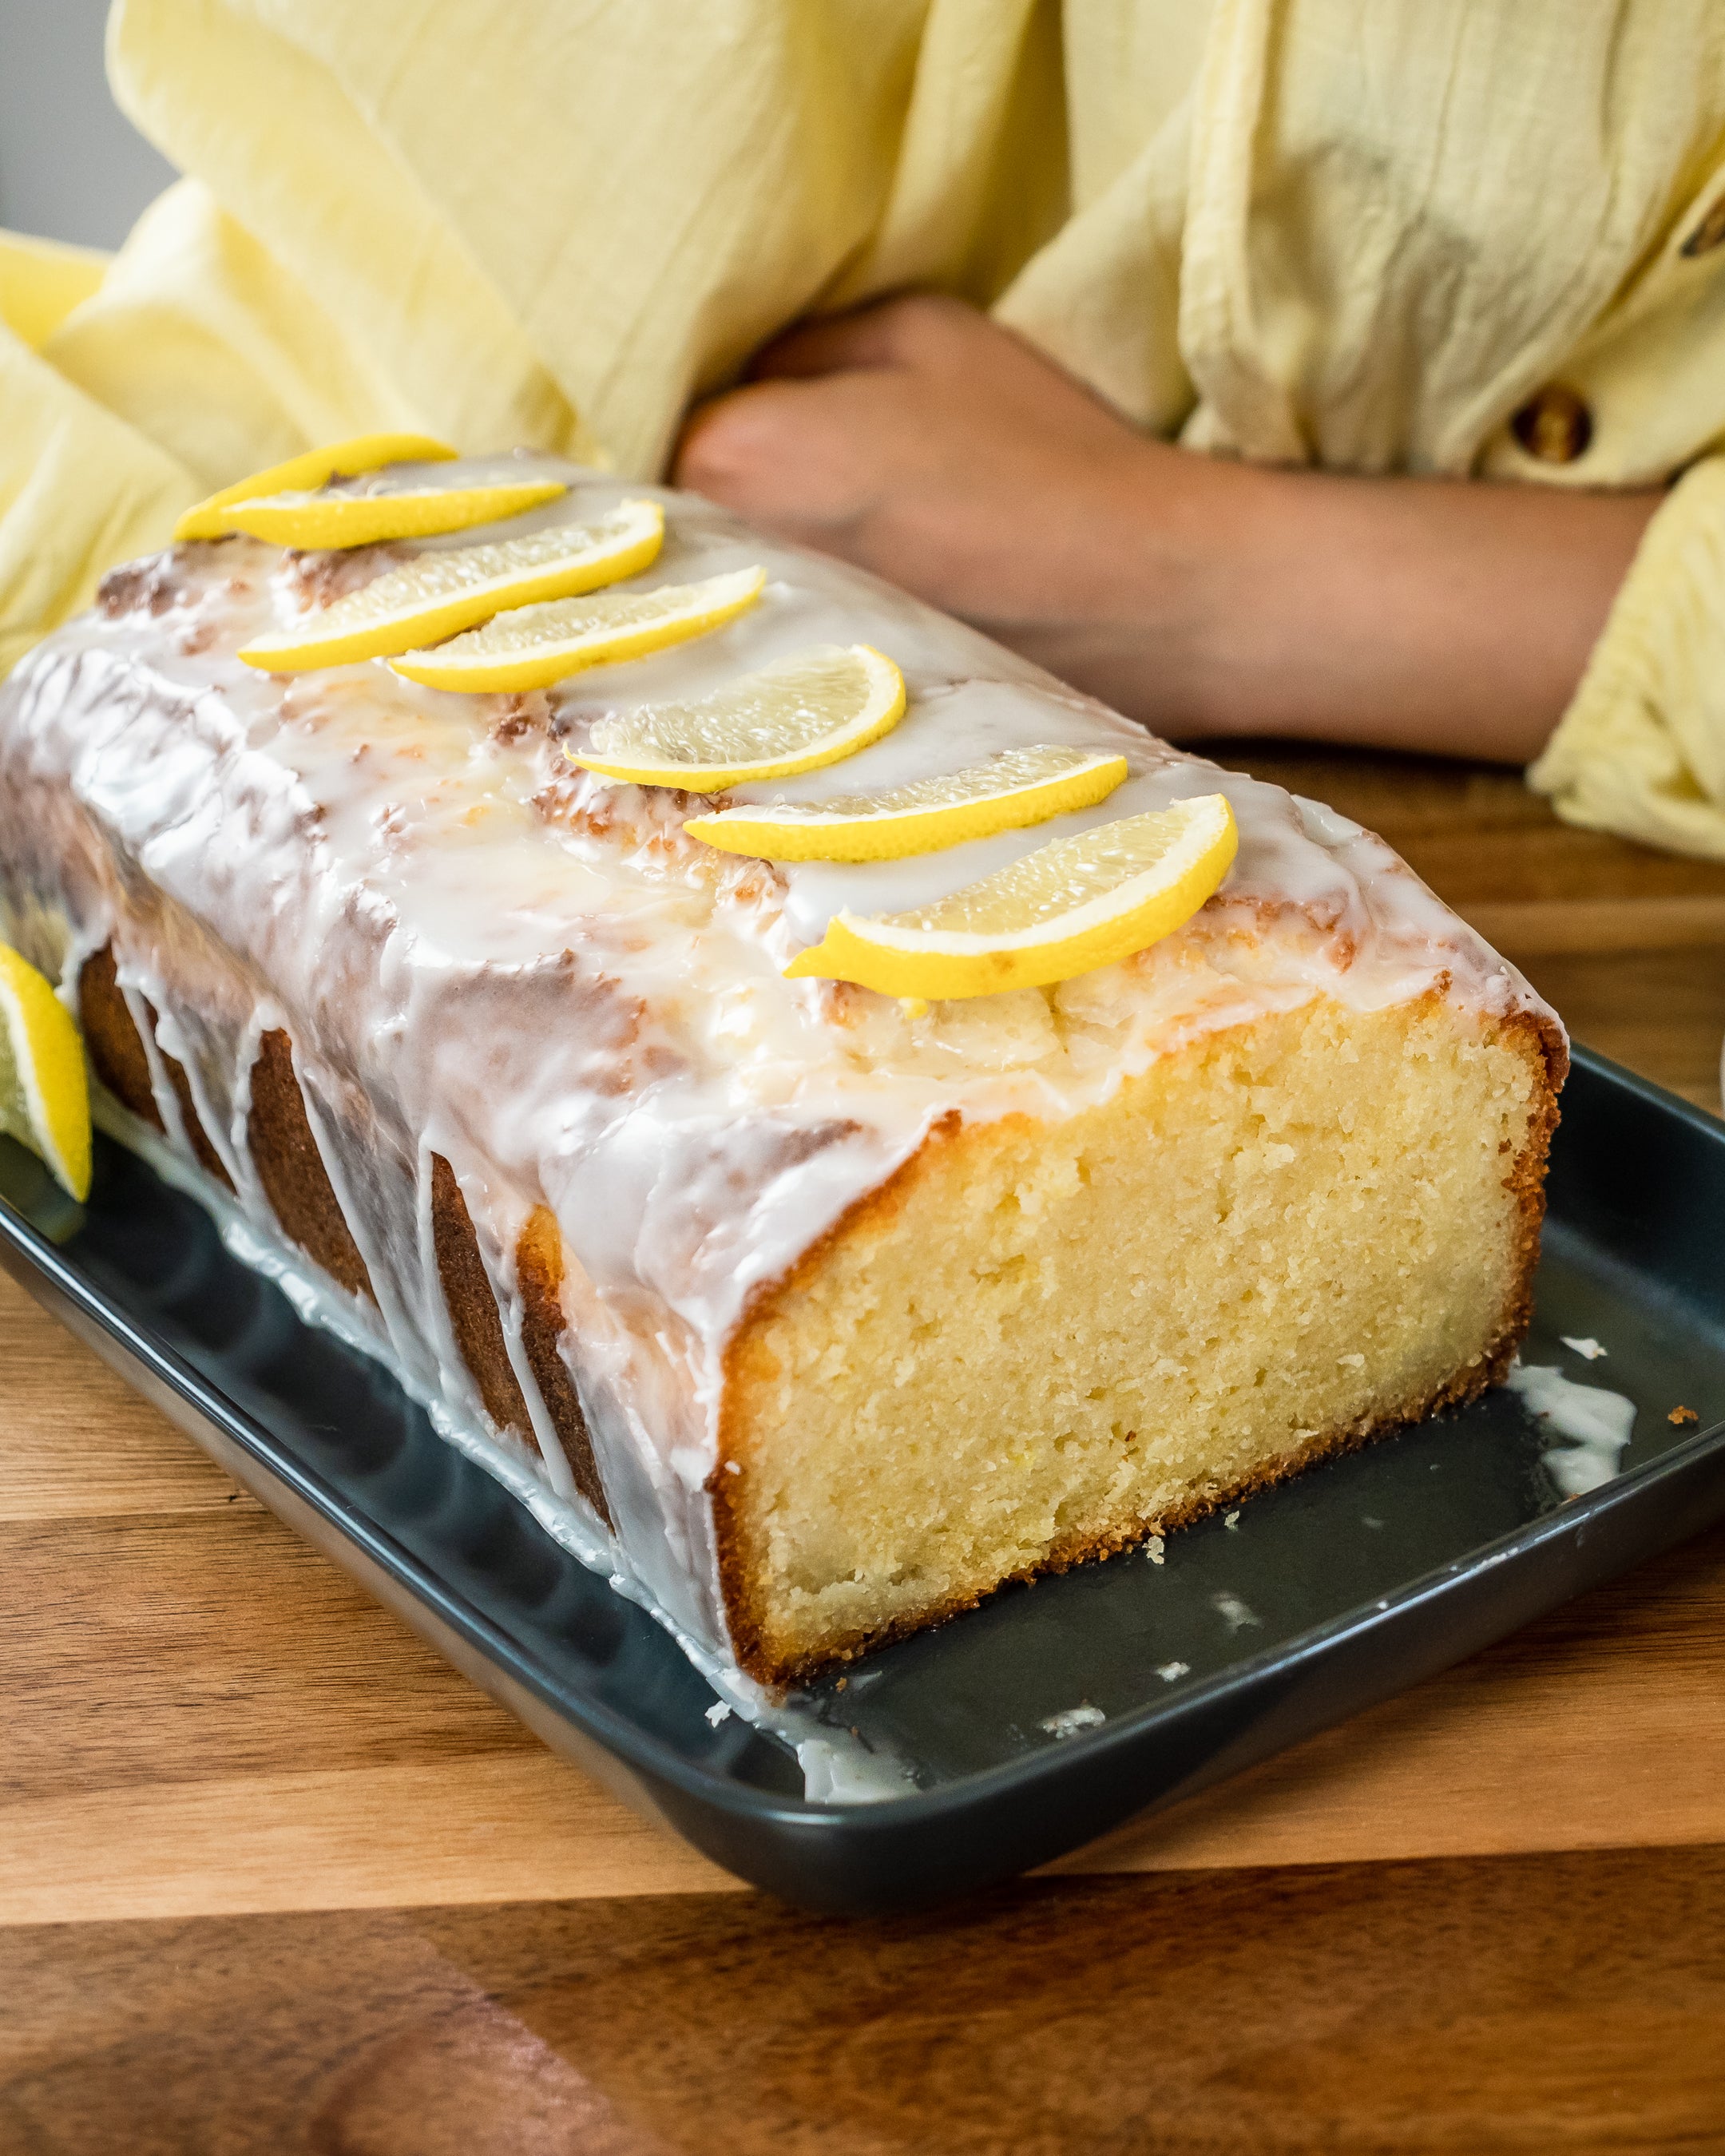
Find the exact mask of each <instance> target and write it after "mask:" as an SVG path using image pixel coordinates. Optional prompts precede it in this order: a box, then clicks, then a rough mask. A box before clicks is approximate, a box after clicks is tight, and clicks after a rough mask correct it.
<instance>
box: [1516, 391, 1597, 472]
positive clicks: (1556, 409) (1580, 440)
mask: <svg viewBox="0 0 1725 2156" xmlns="http://www.w3.org/2000/svg"><path fill="white" fill-rule="evenodd" d="M1509 425H1510V432H1511V433H1512V434H1513V435H1514V436H1515V438H1516V439H1517V441H1518V442H1519V443H1520V444H1521V445H1522V448H1523V449H1525V450H1526V451H1527V454H1528V455H1529V456H1530V457H1538V459H1539V461H1540V462H1541V464H1543V465H1573V464H1574V461H1575V459H1577V457H1579V456H1580V455H1581V454H1583V452H1584V450H1585V449H1586V448H1587V445H1588V444H1589V442H1590V441H1592V439H1593V438H1594V415H1593V413H1591V412H1589V410H1588V408H1587V406H1586V405H1585V404H1584V403H1583V402H1582V400H1581V398H1579V397H1578V396H1577V394H1576V393H1575V392H1574V390H1573V389H1572V388H1569V386H1568V383H1567V382H1547V383H1546V385H1545V387H1544V388H1543V389H1542V390H1540V391H1539V393H1538V395H1537V396H1533V397H1530V398H1528V399H1527V403H1525V404H1524V405H1522V408H1521V410H1520V411H1519V412H1517V413H1516V415H1515V417H1514V418H1512V420H1511V421H1510V423H1509Z"/></svg>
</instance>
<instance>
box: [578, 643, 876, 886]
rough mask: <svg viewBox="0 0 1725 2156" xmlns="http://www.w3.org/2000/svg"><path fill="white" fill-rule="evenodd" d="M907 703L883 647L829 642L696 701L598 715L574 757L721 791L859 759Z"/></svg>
mask: <svg viewBox="0 0 1725 2156" xmlns="http://www.w3.org/2000/svg"><path fill="white" fill-rule="evenodd" d="M904 710H905V677H904V675H902V674H901V673H900V672H899V670H898V669H897V667H896V666H895V665H893V663H892V661H891V660H890V659H889V658H888V657H887V656H886V654H885V653H884V652H881V651H876V650H875V649H874V648H873V647H872V646H871V645H870V644H850V645H845V644H819V645H817V646H816V647H815V649H814V650H812V651H802V652H798V654H797V655H796V657H795V658H794V659H781V660H777V661H775V663H774V664H773V665H771V666H763V667H762V669H761V670H760V672H759V673H758V674H745V675H742V677H741V679H739V680H735V681H732V682H730V683H728V684H727V685H726V687H724V688H722V689H718V690H714V692H713V694H712V695H711V696H701V697H699V698H697V699H696V701H693V702H691V703H686V704H650V705H644V706H642V707H641V708H640V709H639V711H625V712H621V713H619V715H618V716H616V717H615V718H609V719H601V720H600V721H599V722H598V725H597V726H595V727H594V728H593V734H592V737H591V738H590V739H589V741H588V745H587V747H585V748H584V749H581V750H575V749H571V750H570V751H569V757H570V761H571V762H574V763H578V764H579V765H580V766H581V767H582V769H583V771H593V772H597V773H598V774H599V776H600V777H601V778H622V779H630V780H633V781H634V783H635V784H636V785H637V786H680V787H684V788H687V790H688V791H689V792H690V793H721V792H722V791H723V790H724V788H726V787H727V786H743V785H747V784H748V783H750V782H751V781H752V780H755V779H761V778H791V777H792V776H793V774H794V773H797V772H799V771H818V770H819V768H820V767H821V766H822V765H823V764H828V763H837V762H839V759H840V758H841V757H847V756H855V753H856V752H857V751H858V750H859V749H860V748H866V747H868V745H869V743H870V742H873V741H879V739H880V737H881V735H882V734H884V733H888V732H890V731H891V730H892V728H893V727H894V726H896V725H897V724H898V722H899V721H900V720H901V718H902V717H903V716H904ZM685 828H686V827H685ZM742 850H743V851H752V850H753V849H752V848H744V849H742Z"/></svg>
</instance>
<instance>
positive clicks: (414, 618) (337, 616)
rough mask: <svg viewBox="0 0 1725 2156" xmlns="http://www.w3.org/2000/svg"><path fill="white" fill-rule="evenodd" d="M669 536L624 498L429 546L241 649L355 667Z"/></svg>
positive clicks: (647, 507) (578, 580) (281, 664)
mask: <svg viewBox="0 0 1725 2156" xmlns="http://www.w3.org/2000/svg"><path fill="white" fill-rule="evenodd" d="M664 539H665V511H663V510H662V509H661V508H660V506H659V504H658V503H657V502H656V501H625V502H622V503H619V506H617V507H616V508H615V509H614V510H613V511H611V512H610V514H609V515H608V516H603V517H601V518H599V519H598V521H596V522H595V523H592V524H573V525H570V524H559V525H557V526H553V527H552V530H551V531H532V532H529V533H528V534H527V535H526V536H525V537H523V538H521V539H499V540H495V541H494V542H492V543H491V544H490V546H487V547H454V548H452V549H451V550H450V551H449V552H447V553H442V554H421V555H418V556H417V557H415V558H414V559H413V561H411V562H403V565H402V567H400V568H398V569H389V570H387V571H386V572H384V574H383V575H382V576H381V577H377V578H376V579H375V581H374V582H372V583H369V584H367V585H366V586H365V588H364V589H363V590H362V591H357V592H352V593H349V595H348V596H347V598H343V599H337V600H336V602H335V603H334V604H333V605H332V606H326V607H320V608H317V609H316V612H314V613H310V614H307V615H305V617H304V618H303V619H301V620H300V621H298V622H296V623H295V624H294V626H293V628H292V629H288V630H285V632H284V633H283V634H281V635H280V636H263V637H259V639H258V641H257V642H256V643H255V644H248V645H247V646H246V647H245V649H244V650H243V651H242V652H241V653H240V654H239V655H240V657H241V658H242V659H243V660H244V661H245V663H246V664H247V665H248V666H261V667H263V668H264V670H265V671H267V672H269V673H272V674H298V673H303V672H304V671H305V670H306V669H307V668H308V667H312V666H349V665H353V664H354V663H355V662H356V661H357V660H362V659H383V658H388V655H389V654H390V653H392V652H396V651H409V650H411V649H413V647H414V646H415V645H418V644H435V643H437V642H438V641H439V639H441V638H444V637H446V636H454V635H455V634H457V633H458V632H459V630H461V629H471V628H472V627H473V625H474V624H475V622H481V621H489V620H490V619H491V617H492V615H493V614H497V613H502V612H503V611H504V609H505V608H508V607H520V606H528V605H531V604H534V603H536V602H538V601H541V600H544V599H561V598H571V597H572V596H573V595H574V594H575V593H578V592H591V591H597V590H598V588H599V587H600V586H601V585H602V584H614V583H617V582H618V580H619V578H620V577H632V576H634V574H635V572H637V571H638V570H640V569H644V568H646V567H649V564H650V563H651V562H653V560H654V559H655V557H656V556H657V554H658V552H659V549H660V546H661V545H662V544H663V543H664Z"/></svg>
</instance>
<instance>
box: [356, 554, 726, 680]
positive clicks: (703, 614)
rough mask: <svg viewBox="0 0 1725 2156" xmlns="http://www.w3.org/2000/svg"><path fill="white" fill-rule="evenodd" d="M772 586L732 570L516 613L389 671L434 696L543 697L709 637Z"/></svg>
mask: <svg viewBox="0 0 1725 2156" xmlns="http://www.w3.org/2000/svg"><path fill="white" fill-rule="evenodd" d="M766 581H767V572H766V571H765V570H764V569H733V570H732V571H731V572H730V573H729V574H728V575H726V576H722V577H706V578H705V579H704V580H703V581H702V582H701V583H698V584H661V585H660V587H659V588H658V590H657V591H651V592H604V593H600V595H599V596H598V598H588V599H554V600H553V601H552V603H551V604H550V605H549V606H530V607H517V608H516V609H515V610H514V612H513V613H506V614H500V615H499V616H498V617H497V619H496V620H495V621H492V622H488V623H487V624H485V627H484V628H483V629H470V630H469V631H468V633H467V634H466V635H465V636H458V637H456V638H455V639H454V642H453V643H450V644H444V645H442V646H441V647H440V649H438V650H436V651H408V652H403V654H402V656H401V657H400V658H399V659H392V660H390V662H389V663H390V665H391V666H393V668H394V670H395V671H396V672H397V673H398V674H400V675H404V676H405V677H406V678H407V680H409V681H423V682H424V684H425V685H426V686H427V687H428V688H431V689H481V690H484V689H545V688H548V687H549V686H550V685H551V684H552V682H553V681H561V680H562V678H563V676H564V675H566V674H578V673H580V671H581V670H582V669H583V667H586V666H609V665H614V664H615V662H616V661H617V660H619V659H639V658H642V657H644V655H645V654H647V653H648V652H649V651H662V650H663V649H665V646H666V645H667V644H685V643H687V641H688V640H689V639H690V638H691V636H705V635H706V633H707V631H708V630H709V629H719V628H721V627H722V626H723V624H725V623H726V622H727V621H730V620H732V619H734V618H735V617H736V616H737V614H740V613H742V611H743V609H744V608H745V607H752V605H753V604H754V603H755V601H756V600H757V598H759V597H760V596H761V588H762V585H763V584H764V583H766Z"/></svg>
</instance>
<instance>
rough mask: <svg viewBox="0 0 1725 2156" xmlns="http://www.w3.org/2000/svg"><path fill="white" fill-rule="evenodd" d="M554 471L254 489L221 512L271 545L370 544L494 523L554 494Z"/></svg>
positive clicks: (557, 483) (557, 490)
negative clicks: (450, 482) (375, 485)
mask: <svg viewBox="0 0 1725 2156" xmlns="http://www.w3.org/2000/svg"><path fill="white" fill-rule="evenodd" d="M567 492H568V488H567V486H565V485H564V484H563V482H562V480H560V479H516V480H501V481H499V482H497V483H496V484H495V485H484V486H415V487H403V489H402V490H400V491H399V492H398V493H395V494H312V493H306V492H302V491H300V490H288V491H285V492H283V493H280V494H262V495H253V496H252V497H251V498H250V499H249V500H245V501H236V502H235V503H234V506H233V507H232V508H231V509H229V510H226V511H223V515H225V516H227V517H228V519H229V520H230V521H231V522H232V524H233V526H234V530H235V531H244V532H245V533H247V534H248V535H249V536H250V537H252V538H254V539H267V540H270V542H273V543H274V544H275V546H278V547H319V548H323V547H338V548H339V547H373V546H376V545H377V543H378V542H380V541H382V540H385V539H433V538H435V537H436V536H438V535H439V533H440V532H444V531H467V530H468V529H470V526H474V525H475V524H497V523H501V521H502V520H503V519H504V518H505V517H506V516H521V513H522V511H525V510H529V509H537V508H539V507H540V506H542V504H543V503H545V502H547V501H555V500H557V496H558V495H562V494H567Z"/></svg>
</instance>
